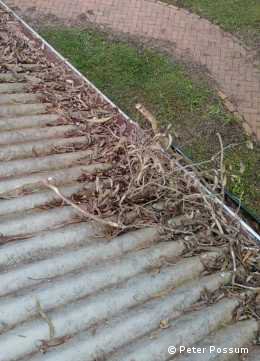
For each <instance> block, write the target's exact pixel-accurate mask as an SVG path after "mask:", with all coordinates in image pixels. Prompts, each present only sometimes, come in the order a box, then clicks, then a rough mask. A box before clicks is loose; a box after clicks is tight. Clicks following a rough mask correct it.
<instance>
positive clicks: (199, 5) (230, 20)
mask: <svg viewBox="0 0 260 361" xmlns="http://www.w3.org/2000/svg"><path fill="white" fill-rule="evenodd" d="M162 1H164V2H167V3H169V4H174V5H176V6H179V7H185V8H187V9H190V10H191V11H193V12H195V13H197V14H199V15H201V16H203V17H206V18H208V19H209V20H211V21H212V22H214V23H215V24H218V25H220V26H221V27H222V28H223V29H224V30H226V31H229V32H232V33H237V34H238V35H241V36H243V37H244V38H245V39H246V40H247V42H248V43H249V44H254V45H257V46H260V1H259V0H217V1H216V0H162Z"/></svg>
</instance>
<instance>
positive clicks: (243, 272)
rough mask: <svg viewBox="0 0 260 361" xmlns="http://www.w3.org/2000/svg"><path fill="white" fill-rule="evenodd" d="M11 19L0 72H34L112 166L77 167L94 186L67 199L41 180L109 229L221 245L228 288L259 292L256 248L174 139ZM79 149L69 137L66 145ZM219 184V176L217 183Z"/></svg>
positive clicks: (190, 244) (0, 35)
mask: <svg viewBox="0 0 260 361" xmlns="http://www.w3.org/2000/svg"><path fill="white" fill-rule="evenodd" d="M10 22H11V19H10V15H8V14H7V13H4V16H2V15H1V19H0V54H1V56H0V64H1V65H0V71H1V72H10V69H11V71H15V72H17V73H19V74H21V73H22V74H23V73H28V72H31V71H33V76H34V77H36V78H37V79H40V81H37V82H31V84H32V85H31V87H30V89H28V90H29V91H34V92H37V93H39V94H41V96H43V99H44V100H45V101H46V102H49V103H51V104H52V105H53V107H52V108H53V109H55V111H56V112H57V113H58V114H60V115H61V119H63V122H65V123H66V124H70V123H73V124H76V125H78V126H79V135H86V144H85V146H84V149H89V150H90V151H92V152H93V154H95V157H92V158H91V159H90V160H88V161H86V162H88V163H89V162H93V161H97V160H98V161H99V162H103V163H109V164H112V168H111V169H110V170H107V171H103V172H99V173H96V174H95V175H93V174H87V173H82V175H81V177H80V178H79V181H80V182H82V183H86V184H89V183H93V184H94V185H95V186H94V190H93V191H91V192H88V193H86V194H84V192H83V193H82V191H81V192H80V193H77V194H74V195H73V197H72V198H70V199H67V198H66V197H64V196H63V195H62V194H61V193H60V191H59V188H58V187H57V186H56V185H55V182H54V183H46V186H47V187H49V188H51V189H52V190H53V191H54V192H55V193H56V194H57V195H58V196H59V197H60V198H61V199H62V200H63V201H64V202H65V203H67V204H70V205H71V206H72V207H74V208H75V209H77V211H78V212H79V213H81V214H83V215H84V216H86V217H87V218H89V219H91V220H95V221H96V222H99V223H100V224H102V225H104V226H109V227H110V228H111V229H110V231H112V234H114V233H116V234H118V232H123V231H125V230H126V229H129V228H139V227H144V226H147V225H148V226H156V227H159V228H160V229H161V230H162V232H163V233H164V239H169V240H178V239H181V240H184V241H185V242H186V246H187V255H192V254H199V253H202V252H204V251H205V250H210V249H212V250H214V249H216V248H222V247H225V248H227V249H228V250H229V253H228V254H227V255H226V256H225V257H226V258H225V260H224V262H219V264H218V265H217V266H218V269H222V270H231V271H232V272H233V290H232V292H233V291H235V290H236V289H238V290H239V289H241V288H246V289H250V290H254V291H257V292H258V290H259V285H260V255H259V248H258V246H257V245H256V244H255V242H254V241H252V240H250V239H249V238H248V237H246V236H244V235H243V234H242V233H241V232H240V228H239V225H238V224H237V223H236V222H234V221H233V220H231V219H228V218H227V217H226V215H225V214H224V213H223V209H222V208H221V207H220V206H219V205H218V204H216V202H215V201H214V196H212V195H210V194H208V193H205V191H204V189H203V188H202V187H201V186H200V184H199V183H198V180H197V178H196V177H194V176H190V175H189V174H187V172H185V171H184V169H189V170H192V171H194V169H195V168H194V166H193V165H191V164H188V165H187V164H186V165H185V166H184V169H182V168H181V167H180V165H179V160H180V158H179V156H178V155H176V154H170V153H168V152H167V151H166V148H167V146H168V145H169V144H170V142H171V139H170V138H169V136H168V134H167V132H165V134H164V133H160V131H159V130H158V126H157V124H156V120H155V119H154V117H153V116H152V114H151V113H149V112H148V111H147V110H146V109H145V108H144V107H143V106H142V105H140V104H139V105H137V107H138V109H139V110H140V111H141V113H142V114H143V115H144V116H146V117H148V118H149V119H150V122H151V125H152V128H153V129H152V130H151V131H143V130H141V129H139V128H138V127H136V126H134V125H132V124H130V123H129V122H127V121H126V120H125V119H124V117H123V116H122V115H121V113H120V112H119V111H118V109H116V108H114V107H112V106H111V105H110V104H109V103H108V102H107V101H106V100H105V99H103V98H101V97H100V95H99V94H98V93H97V92H96V91H95V89H93V88H91V87H90V86H88V85H87V84H86V83H84V82H83V81H82V80H80V79H79V78H76V77H75V78H74V76H72V74H71V71H70V70H69V69H67V68H66V67H65V66H64V65H63V64H60V63H58V62H51V61H50V60H48V59H47V57H46V53H44V52H43V50H42V49H41V47H40V46H36V44H35V43H34V42H32V41H29V40H28V39H27V38H26V37H25V36H24V35H23V34H22V33H21V32H20V31H19V27H18V26H15V25H14V24H12V26H11V27H10V26H9V25H10V24H9V23H10ZM7 27H8V31H7ZM3 30H5V31H4V32H3ZM29 65H30V66H29ZM23 79H25V78H23ZM23 81H24V80H23ZM68 136H71V134H69V135H68ZM165 140H166V142H165ZM219 141H220V146H221V151H220V153H219V155H220V157H221V167H220V168H221V173H220V178H221V179H220V180H221V182H220V183H221V186H220V187H219V188H220V189H222V193H223V189H224V185H225V169H224V165H223V151H224V148H223V144H222V140H221V137H219ZM248 146H249V147H251V144H248ZM77 149H78V148H77V145H76V144H73V143H72V144H71V145H70V147H69V149H66V150H65V151H75V150H77ZM63 150H64V149H61V150H60V151H63ZM56 152H59V150H57V149H56ZM94 158H95V159H94ZM196 173H197V171H196ZM213 179H214V175H213ZM54 181H55V180H54ZM218 185H219V182H218V179H217V180H216V181H215V189H218ZM214 267H216V264H215V266H214Z"/></svg>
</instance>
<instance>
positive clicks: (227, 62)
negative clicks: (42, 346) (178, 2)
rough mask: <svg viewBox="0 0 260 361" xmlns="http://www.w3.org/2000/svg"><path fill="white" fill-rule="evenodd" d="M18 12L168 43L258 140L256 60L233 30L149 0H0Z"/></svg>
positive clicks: (258, 68) (259, 66) (259, 91)
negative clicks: (201, 69)
mask: <svg viewBox="0 0 260 361" xmlns="http://www.w3.org/2000/svg"><path fill="white" fill-rule="evenodd" d="M5 2H6V4H7V5H9V6H11V7H14V6H17V7H19V9H20V10H21V12H22V13H23V12H24V13H25V12H26V11H28V9H30V8H32V7H35V10H36V12H37V13H39V14H53V15H56V16H58V17H59V18H64V19H66V20H68V19H70V20H73V19H74V20H75V19H76V18H77V17H78V16H79V15H82V14H85V15H87V17H88V18H89V19H90V20H91V21H92V22H94V23H95V24H98V25H102V26H106V27H108V28H110V29H111V30H112V31H114V32H119V33H124V34H129V35H131V36H139V37H145V38H149V39H155V40H157V41H167V42H169V43H172V44H173V50H172V51H173V52H174V54H175V55H178V56H182V57H183V56H185V57H187V59H189V60H191V61H192V62H194V63H197V64H199V65H203V66H205V67H206V68H207V69H208V71H209V73H210V74H211V75H212V77H213V78H214V80H215V81H216V82H217V84H218V87H219V90H221V92H223V93H224V95H225V96H227V97H228V100H229V101H227V106H228V107H229V108H230V110H232V111H234V112H238V114H239V115H240V117H241V118H242V119H243V120H244V126H245V128H246V130H247V131H248V133H254V134H255V135H256V136H257V138H258V139H259V140H260V62H259V64H256V61H255V60H254V58H253V55H254V54H253V53H252V52H251V51H249V50H248V49H246V48H245V47H243V46H242V45H241V44H240V43H239V41H238V40H237V39H236V38H234V37H233V36H232V35H230V34H228V33H225V32H224V31H222V30H221V29H220V28H219V27H218V26H216V25H213V24H211V23H210V22H209V21H207V20H205V19H201V18H200V17H199V16H197V15H195V14H191V13H189V12H188V11H186V10H184V9H179V8H177V7H175V6H169V5H166V4H164V3H161V2H158V1H154V0H55V1H54V0H5Z"/></svg>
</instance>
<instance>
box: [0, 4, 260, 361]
mask: <svg viewBox="0 0 260 361" xmlns="http://www.w3.org/2000/svg"><path fill="white" fill-rule="evenodd" d="M4 14H6V11H5V10H3V9H1V10H0V16H3V15H4ZM9 21H10V25H12V26H15V24H16V23H17V20H15V19H14V18H13V17H12V16H11V15H10V20H9ZM17 26H18V23H17ZM19 27H20V24H19ZM0 31H1V36H4V29H1V30H0ZM27 31H28V30H27ZM23 36H24V37H25V39H26V36H25V33H24V34H23ZM27 40H28V39H27ZM28 41H29V40H28ZM17 65H19V66H20V69H19V72H18V73H17V72H11V71H10V72H4V73H1V74H0V198H1V200H0V232H1V238H0V239H1V242H2V243H3V245H2V246H1V248H0V270H1V273H0V360H1V361H11V360H12V361H14V360H27V361H29V360H30V361H40V360H46V361H47V360H48V361H59V360H60V361H74V360H76V361H81V360H82V361H94V360H95V361H101V360H110V361H119V360H120V361H121V360H123V361H166V360H170V359H174V360H176V361H177V360H178V361H184V360H186V361H188V360H190V361H191V360H192V361H196V360H200V361H202V360H203V361H206V360H219V361H220V360H221V361H224V360H231V359H233V358H232V357H234V355H232V354H224V353H222V354H217V353H209V352H206V353H205V354H196V355H195V354H188V353H185V354H184V353H183V354H179V355H178V356H176V357H175V358H173V357H174V356H173V355H171V354H170V353H169V352H168V347H169V346H170V345H173V346H175V347H176V348H177V349H178V347H179V346H180V345H183V346H186V347H188V346H189V347H190V346H196V347H205V348H207V349H208V348H209V346H210V345H216V346H217V347H219V348H222V347H243V346H247V345H250V344H251V343H252V342H253V341H254V340H255V336H256V333H257V331H258V325H257V322H256V321H255V320H245V321H236V320H234V318H233V314H234V312H235V310H236V309H237V308H238V307H239V305H240V304H241V300H239V299H238V298H236V297H234V298H227V297H221V299H220V300H219V301H217V302H215V303H214V304H208V305H206V304H205V303H203V304H201V307H200V304H199V303H198V302H199V301H200V300H201V297H202V295H203V294H206V293H207V292H214V291H216V290H218V289H220V288H221V287H222V286H223V285H226V284H228V283H229V282H230V279H231V274H230V273H229V272H227V273H221V272H216V273H215V274H210V275H209V274H208V273H207V266H206V265H207V263H208V262H209V261H210V260H212V259H216V258H217V257H219V255H220V253H221V252H222V251H217V252H205V253H204V254H202V255H200V256H193V257H189V258H185V257H182V254H183V252H184V249H185V245H184V242H182V241H178V242H167V241H166V240H164V239H163V238H162V237H161V235H160V234H159V232H158V230H157V229H156V228H153V227H149V228H144V229H140V230H136V231H131V232H128V233H125V234H123V235H120V236H118V237H115V238H113V239H111V238H109V237H108V236H106V235H105V234H104V230H103V229H102V227H100V225H97V224H95V223H89V222H86V221H83V220H82V219H79V217H78V214H77V213H76V212H75V210H74V209H73V208H72V207H69V206H65V205H64V206H63V207H59V209H57V208H55V206H54V208H49V207H46V204H49V203H51V202H54V205H55V201H57V200H58V196H57V195H56V194H55V193H53V192H52V191H49V190H46V189H45V188H44V187H43V186H42V183H41V181H42V180H43V179H47V178H49V177H52V178H55V180H56V183H57V184H58V185H59V186H60V190H61V191H62V193H63V194H64V195H66V196H71V195H72V194H74V193H75V192H77V191H79V190H81V189H82V188H83V187H84V189H86V188H89V190H91V189H93V187H94V185H93V184H92V183H91V182H90V183H89V184H88V185H86V184H85V183H84V184H82V183H79V182H78V178H79V177H80V175H81V174H82V173H84V172H85V173H88V174H91V173H93V174H95V173H96V172H97V171H98V170H103V169H108V168H109V167H110V165H109V164H105V163H98V162H95V161H90V160H91V159H92V154H91V151H89V150H80V147H79V150H78V151H74V152H67V151H66V152H64V153H60V154H54V153H55V152H53V149H54V147H53V146H64V149H66V147H67V146H69V145H70V144H74V145H75V144H77V145H80V144H84V142H85V141H86V137H85V136H84V135H79V134H76V135H74V136H70V135H69V134H70V133H71V131H72V133H73V131H75V130H76V131H77V127H76V126H74V125H69V124H61V123H60V115H59V114H58V113H57V111H56V110H53V109H52V107H51V104H48V103H45V102H44V100H43V98H41V96H40V95H39V94H38V93H32V92H31V89H32V84H35V83H37V74H38V71H39V69H38V68H39V64H34V63H33V62H32V63H31V64H30V66H28V64H27V65H24V66H23V65H22V64H19V61H18V64H17ZM39 141H40V142H39ZM82 160H84V165H82V164H81V161H82ZM250 347H251V346H250ZM259 355H260V353H259V349H258V348H254V349H252V353H251V356H250V358H249V359H248V361H249V360H250V361H253V360H255V361H256V360H259ZM235 357H238V356H237V355H235ZM235 359H237V358H235Z"/></svg>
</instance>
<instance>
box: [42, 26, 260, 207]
mask: <svg viewBox="0 0 260 361" xmlns="http://www.w3.org/2000/svg"><path fill="white" fill-rule="evenodd" d="M41 34H42V35H43V36H44V37H45V38H46V39H47V40H48V41H49V42H50V43H51V44H52V45H53V46H54V47H55V48H57V49H58V50H59V51H60V52H61V53H62V54H63V55H64V56H65V57H66V58H68V59H69V60H70V61H71V62H72V63H73V64H74V65H75V66H76V67H77V68H78V69H79V70H80V71H81V72H82V73H83V74H85V75H86V76H87V77H88V78H89V79H90V80H91V81H92V82H93V83H94V84H95V85H96V86H97V87H98V88H99V89H100V90H102V91H103V92H104V93H105V94H106V95H108V96H109V97H110V98H111V99H112V100H113V101H114V102H115V103H116V104H117V105H119V106H120V107H121V108H122V109H123V110H124V111H125V112H126V113H127V114H129V115H130V116H131V117H132V118H134V119H135V120H137V121H139V122H141V123H142V125H143V126H147V124H146V123H144V120H143V119H142V118H141V117H140V115H139V114H138V113H137V112H136V110H135V104H136V103H137V102H141V103H143V104H144V105H145V106H146V107H147V108H148V109H149V110H151V111H152V112H153V113H154V114H155V116H156V117H157V119H158V120H159V121H160V124H161V125H162V127H166V126H167V125H169V124H171V125H172V128H173V135H174V142H175V143H176V144H177V145H178V146H179V147H181V148H182V149H183V150H184V151H185V152H186V154H187V155H188V156H189V157H191V158H192V159H193V160H194V161H196V162H197V161H201V160H205V159H209V158H210V157H211V156H212V155H213V154H215V153H216V152H218V151H219V149H220V145H219V141H218V138H217V136H216V133H217V132H219V133H220V134H221V136H222V139H223V143H224V146H227V145H229V144H234V143H239V144H240V145H237V146H235V147H231V148H228V149H227V150H226V151H225V164H226V168H227V172H228V188H229V190H230V191H232V192H234V193H235V194H236V195H237V196H238V197H242V201H243V202H244V204H245V205H246V206H247V207H249V208H250V209H251V210H253V211H254V212H255V213H257V214H260V189H259V188H257V185H258V187H259V184H260V178H259V177H260V174H259V172H258V174H257V169H258V170H259V163H260V148H259V147H258V148H257V147H256V146H254V149H250V147H248V144H247V138H246V136H245V134H244V132H243V130H242V128H241V126H240V124H239V121H237V120H236V119H234V118H233V116H232V115H231V114H229V113H228V112H227V111H226V110H225V109H224V108H223V105H222V103H221V100H220V99H219V98H218V97H217V96H216V94H215V91H214V90H213V88H212V87H210V85H209V83H208V81H207V79H204V78H201V77H197V76H196V77H195V76H194V74H191V73H190V72H189V71H188V70H187V69H185V68H184V67H183V66H181V65H180V64H178V63H176V62H174V61H173V60H172V59H170V58H168V57H167V56H166V55H160V54H158V53H156V52H154V51H152V50H148V49H142V48H139V47H137V46H136V45H134V44H129V43H126V42H123V41H118V40H115V39H113V40H111V39H110V38H108V37H107V36H106V35H104V34H102V33H99V32H96V31H91V30H84V31H82V30H78V29H68V28H62V29H61V28H59V29H53V28H51V29H50V28H48V29H42V30H41ZM212 167H213V166H212Z"/></svg>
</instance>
